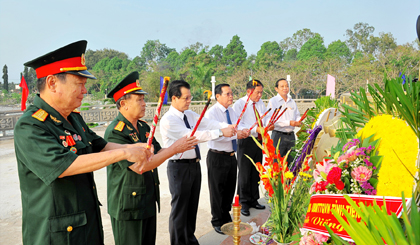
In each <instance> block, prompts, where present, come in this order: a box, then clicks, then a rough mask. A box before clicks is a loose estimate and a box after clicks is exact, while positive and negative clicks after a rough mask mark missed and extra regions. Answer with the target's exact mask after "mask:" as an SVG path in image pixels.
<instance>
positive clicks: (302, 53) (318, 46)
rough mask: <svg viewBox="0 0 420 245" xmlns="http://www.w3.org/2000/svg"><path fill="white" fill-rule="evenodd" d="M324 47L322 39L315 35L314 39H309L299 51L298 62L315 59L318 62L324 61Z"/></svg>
mask: <svg viewBox="0 0 420 245" xmlns="http://www.w3.org/2000/svg"><path fill="white" fill-rule="evenodd" d="M326 50H327V49H326V48H325V46H324V39H323V38H322V37H321V35H319V34H315V36H314V37H312V38H311V39H309V40H308V41H307V42H306V43H305V44H304V45H303V46H302V48H301V49H300V50H299V53H298V55H297V58H298V59H299V60H309V59H311V58H317V59H319V60H323V59H324V55H325V52H326Z"/></svg>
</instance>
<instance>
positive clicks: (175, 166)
mask: <svg viewBox="0 0 420 245" xmlns="http://www.w3.org/2000/svg"><path fill="white" fill-rule="evenodd" d="M168 93H169V97H170V98H171V99H172V103H171V107H170V108H169V110H168V112H166V113H165V115H163V117H162V119H161V121H160V133H161V135H162V140H163V144H164V147H169V146H171V145H172V144H173V143H175V141H176V140H178V139H180V138H182V137H184V136H190V135H191V132H192V130H193V128H194V126H195V124H196V123H197V121H198V118H199V117H200V115H198V114H197V113H195V112H193V111H191V110H188V108H189V106H190V103H191V100H192V96H191V92H190V85H189V84H188V83H187V82H185V81H183V80H176V81H173V82H171V83H170V84H169V87H168ZM235 134H236V130H235V129H234V127H232V126H230V125H228V124H227V123H221V122H220V123H219V122H217V121H212V120H208V119H206V118H203V119H202V121H201V123H200V125H199V127H198V130H197V131H196V132H195V134H194V136H196V138H197V139H198V140H199V142H205V141H209V140H212V139H216V138H218V137H222V136H226V137H232V136H234V135H235ZM200 158H201V156H200V150H199V148H198V145H197V147H196V148H195V149H193V150H189V151H185V152H184V153H183V154H175V155H174V156H173V157H171V158H170V160H169V162H168V170H167V174H168V180H169V190H170V192H171V196H172V201H171V214H170V216H169V233H170V240H171V244H198V241H197V238H196V237H195V236H194V232H195V225H196V220H197V210H198V201H199V196H200V188H201V168H200Z"/></svg>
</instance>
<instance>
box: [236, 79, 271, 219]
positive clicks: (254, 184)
mask: <svg viewBox="0 0 420 245" xmlns="http://www.w3.org/2000/svg"><path fill="white" fill-rule="evenodd" d="M254 81H255V82H256V85H255V84H253V83H254ZM263 89H264V85H263V84H262V83H261V82H260V81H258V80H253V81H249V82H248V83H247V85H246V91H247V95H246V96H244V97H242V98H240V99H239V100H237V101H236V102H235V104H234V105H233V110H234V111H235V113H236V115H237V116H238V115H240V114H241V112H242V110H243V109H244V107H245V104H246V103H247V100H248V96H249V95H250V96H249V98H250V99H249V101H248V105H247V107H246V110H245V112H244V114H243V117H242V119H241V121H240V122H239V125H238V129H239V130H242V129H250V128H251V126H253V124H254V123H255V122H256V118H255V112H254V105H255V108H256V109H257V110H258V113H259V114H260V115H262V114H264V113H265V111H266V107H265V105H264V102H263V101H262V100H261V97H262V93H263ZM266 118H267V117H265V118H264V119H263V120H262V121H263V125H264V123H265V121H266V120H265V119H266ZM272 128H273V127H272V126H271V127H269V128H268V130H272ZM261 130H262V128H260V127H258V126H257V127H254V128H253V129H252V130H251V132H250V136H249V137H247V138H244V139H239V140H238V168H239V174H238V192H237V193H238V194H239V202H240V204H241V205H242V209H241V214H242V215H244V216H249V215H250V212H249V209H250V208H256V209H265V206H264V205H261V204H259V203H258V199H259V197H260V194H259V189H258V182H259V181H260V177H259V173H258V171H257V169H256V168H255V166H254V165H253V163H252V162H251V161H250V160H249V159H248V158H247V157H246V156H245V155H248V156H249V157H251V158H252V159H253V160H254V162H255V163H257V162H262V157H263V154H262V150H261V148H259V147H258V145H257V144H256V143H255V141H254V139H252V137H251V135H252V136H254V137H255V138H258V134H259V133H260V132H261ZM260 143H261V141H260Z"/></svg>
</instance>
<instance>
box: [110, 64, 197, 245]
mask: <svg viewBox="0 0 420 245" xmlns="http://www.w3.org/2000/svg"><path fill="white" fill-rule="evenodd" d="M138 79H139V73H138V72H132V73H130V74H129V75H128V76H127V77H125V78H124V79H123V80H122V81H121V82H120V83H119V84H118V85H117V86H116V87H115V88H114V89H113V90H112V91H111V92H110V93H109V94H108V97H109V98H114V100H115V101H116V105H117V108H118V110H119V114H118V116H117V117H116V118H115V119H114V120H113V121H112V122H111V124H110V125H109V126H108V128H107V129H106V132H105V139H106V140H107V141H109V142H115V143H119V144H134V143H138V142H147V139H148V137H149V132H150V127H149V125H148V124H147V123H146V122H145V121H142V120H140V118H142V117H144V115H145V111H146V102H145V101H144V95H145V94H147V93H146V92H145V91H143V90H142V88H141V87H140V83H139V80H138ZM197 143H198V140H196V139H195V137H189V138H186V137H184V138H182V139H180V140H178V141H177V142H175V144H174V145H172V146H171V147H169V148H167V149H162V148H161V146H160V144H159V143H158V142H157V141H156V139H155V138H153V141H152V144H153V146H154V153H155V154H156V155H154V157H153V159H152V160H151V161H150V164H149V165H148V166H147V167H146V168H144V170H145V172H141V171H138V170H137V169H136V168H133V167H132V164H133V163H132V162H129V161H127V160H123V161H119V162H117V163H115V164H112V165H109V166H108V167H107V173H108V213H109V215H110V216H111V223H112V231H113V233H114V240H115V244H116V245H119V244H121V245H123V244H124V245H127V244H147V245H149V244H155V241H156V203H157V205H158V207H159V208H160V197H159V178H158V171H157V168H156V167H158V166H159V165H160V164H161V163H163V162H164V161H165V160H166V159H168V158H169V157H171V156H172V155H174V154H176V153H181V152H184V151H186V150H190V149H193V148H194V145H196V144H197ZM147 170H150V171H147Z"/></svg>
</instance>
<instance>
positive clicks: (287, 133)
mask: <svg viewBox="0 0 420 245" xmlns="http://www.w3.org/2000/svg"><path fill="white" fill-rule="evenodd" d="M274 132H277V133H279V134H285V135H292V134H295V132H293V131H292V132H283V131H277V130H274Z"/></svg>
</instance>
